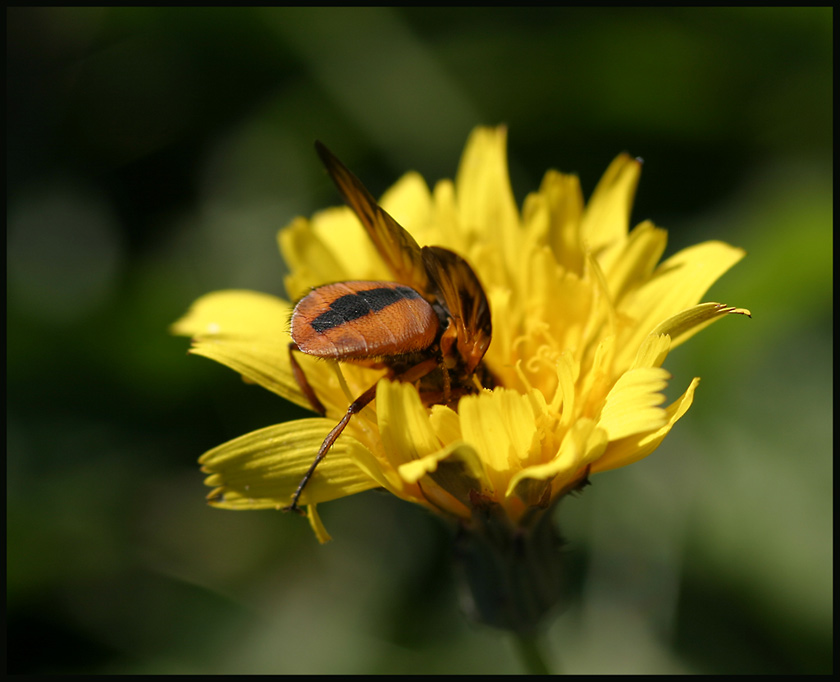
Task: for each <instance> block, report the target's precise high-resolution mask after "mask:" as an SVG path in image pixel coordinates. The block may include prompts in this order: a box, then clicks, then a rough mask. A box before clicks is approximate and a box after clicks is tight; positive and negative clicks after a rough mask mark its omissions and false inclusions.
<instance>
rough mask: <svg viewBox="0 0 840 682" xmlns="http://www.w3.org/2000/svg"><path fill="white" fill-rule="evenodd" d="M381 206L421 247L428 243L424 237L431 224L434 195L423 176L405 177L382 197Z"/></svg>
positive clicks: (411, 174) (407, 174) (415, 174)
mask: <svg viewBox="0 0 840 682" xmlns="http://www.w3.org/2000/svg"><path fill="white" fill-rule="evenodd" d="M380 205H381V206H382V208H384V209H385V210H386V211H387V212H388V213H389V214H390V215H391V217H392V218H393V219H394V220H396V221H397V222H398V223H399V224H400V225H402V226H403V227H404V228H405V229H406V230H408V231H409V232H410V233H411V235H412V236H413V237H414V239H415V240H417V243H418V244H420V246H423V245H424V244H427V243H428V242H427V241H425V239H424V238H423V237H424V236H425V235H424V230H426V229H428V225H429V223H430V222H431V212H432V193H431V192H430V191H429V186H428V185H427V184H426V181H425V180H424V179H423V176H422V175H420V174H419V173H406V174H405V175H403V176H402V177H401V178H400V179H399V180H398V181H397V182H396V183H395V184H394V185H393V186H392V187H391V188H390V189H388V191H387V192H385V194H383V195H382V200H381V201H380ZM435 243H437V242H435Z"/></svg>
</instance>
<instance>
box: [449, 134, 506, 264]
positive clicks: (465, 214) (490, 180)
mask: <svg viewBox="0 0 840 682" xmlns="http://www.w3.org/2000/svg"><path fill="white" fill-rule="evenodd" d="M506 142H507V129H506V128H504V127H501V126H500V127H498V128H476V129H475V130H473V132H472V134H471V135H470V138H469V140H468V141H467V147H466V149H465V150H464V155H463V156H462V157H461V164H460V166H459V167H458V174H457V176H456V180H455V188H456V194H457V198H458V216H459V219H460V226H461V229H462V230H464V231H465V232H466V233H467V234H468V235H474V237H471V238H468V241H469V242H470V243H472V242H474V241H477V240H478V241H486V239H487V237H486V231H487V229H488V226H492V229H493V231H494V240H496V241H497V243H498V247H499V249H501V255H502V256H503V257H510V258H515V254H516V253H518V248H519V236H520V234H519V211H518V210H517V208H516V202H515V201H514V198H513V190H512V189H511V186H510V177H509V176H508V165H507V148H506Z"/></svg>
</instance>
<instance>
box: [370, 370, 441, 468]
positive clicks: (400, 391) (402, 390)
mask: <svg viewBox="0 0 840 682" xmlns="http://www.w3.org/2000/svg"><path fill="white" fill-rule="evenodd" d="M376 416H377V421H378V423H379V433H380V434H381V436H382V447H383V449H384V450H385V454H386V456H387V457H388V458H389V459H390V460H391V462H392V464H393V466H394V468H397V467H398V466H399V465H400V464H403V463H405V462H410V461H413V460H416V459H421V458H423V457H425V456H426V455H429V454H432V453H435V452H438V451H439V450H440V449H441V442H440V441H439V440H438V438H437V436H436V435H435V432H434V429H433V428H432V425H431V423H430V422H429V415H428V414H427V412H426V408H425V407H423V403H422V402H421V401H420V396H419V395H418V394H417V389H416V388H414V386H413V385H411V384H404V383H400V382H395V381H387V380H385V379H383V380H382V381H380V382H379V384H377V386H376Z"/></svg>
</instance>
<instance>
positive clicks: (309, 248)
mask: <svg viewBox="0 0 840 682" xmlns="http://www.w3.org/2000/svg"><path fill="white" fill-rule="evenodd" d="M314 220H319V221H320V223H321V224H323V223H328V222H330V221H333V222H338V223H339V224H340V225H339V226H338V229H336V230H335V232H337V233H342V232H344V230H343V229H342V227H343V226H344V225H345V224H346V225H348V228H347V229H348V230H349V229H352V223H353V217H352V214H351V213H350V209H348V208H344V207H342V208H335V209H328V210H327V211H322V212H321V213H319V214H318V216H316V218H314V219H313V222H310V221H309V220H306V219H305V218H295V220H293V221H292V222H291V224H289V225H287V226H286V227H284V228H283V229H282V230H280V231H279V232H278V233H277V242H278V244H279V246H280V253H282V254H283V260H285V261H286V264H287V265H288V267H289V274H287V275H286V277H285V280H284V283H285V285H286V292H287V293H288V295H289V296H291V297H292V298H293V299H294V300H297V299H299V298H303V297H304V296H305V295H306V294H308V293H309V291H310V289H311V288H312V287H315V286H318V285H320V284H326V283H327V282H335V281H341V280H347V279H360V278H358V277H351V276H350V272H352V270H350V271H348V270H347V269H346V268H345V267H344V265H343V264H342V263H341V262H340V261H339V259H338V258H337V257H336V255H335V253H334V252H333V249H332V248H331V247H330V244H329V239H330V238H331V237H330V236H329V235H326V236H324V237H322V236H321V235H320V234H319V231H316V230H315V228H314V224H313V223H314ZM359 229H361V228H359ZM320 232H323V230H321V231H320ZM350 242H352V240H348V243H350ZM345 248H346V249H348V250H350V247H349V246H345Z"/></svg>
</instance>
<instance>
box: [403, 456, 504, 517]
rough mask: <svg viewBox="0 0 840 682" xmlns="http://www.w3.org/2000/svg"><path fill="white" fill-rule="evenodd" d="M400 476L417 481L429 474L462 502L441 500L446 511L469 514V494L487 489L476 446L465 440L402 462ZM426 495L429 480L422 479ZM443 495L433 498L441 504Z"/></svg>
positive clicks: (436, 482)
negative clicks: (453, 502)
mask: <svg viewBox="0 0 840 682" xmlns="http://www.w3.org/2000/svg"><path fill="white" fill-rule="evenodd" d="M399 474H400V476H401V477H402V478H403V479H404V480H405V481H407V482H408V483H419V482H422V481H424V477H426V476H428V477H429V478H430V479H431V480H432V481H433V482H434V483H435V484H436V485H437V486H439V487H440V488H441V489H442V490H445V491H446V492H447V493H449V495H451V496H452V497H453V498H455V499H456V500H458V501H459V502H460V503H461V504H460V505H458V506H457V507H456V506H453V505H452V504H446V503H445V502H444V503H443V504H444V509H446V511H448V512H450V513H452V514H455V515H456V516H469V511H468V510H469V507H470V494H471V492H476V493H487V492H488V491H489V483H488V482H487V480H486V476H485V474H484V468H483V467H482V465H481V459H480V458H479V456H478V453H477V452H476V451H475V449H474V448H473V447H472V446H471V445H469V444H468V443H464V442H458V443H451V444H450V445H448V446H446V447H445V448H442V449H441V450H439V451H438V452H435V453H433V454H430V455H426V456H425V457H423V458H422V459H416V460H413V461H411V462H406V463H405V464H401V465H400V467H399ZM423 488H424V491H426V493H427V496H428V491H429V484H428V482H425V483H423ZM442 500H444V498H442V497H437V498H435V502H436V504H438V505H440V504H441V501H442Z"/></svg>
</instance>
